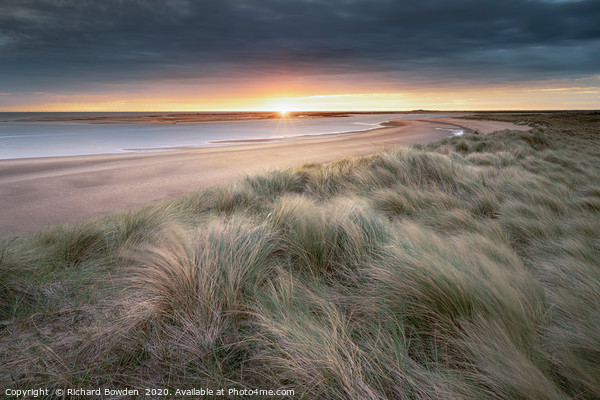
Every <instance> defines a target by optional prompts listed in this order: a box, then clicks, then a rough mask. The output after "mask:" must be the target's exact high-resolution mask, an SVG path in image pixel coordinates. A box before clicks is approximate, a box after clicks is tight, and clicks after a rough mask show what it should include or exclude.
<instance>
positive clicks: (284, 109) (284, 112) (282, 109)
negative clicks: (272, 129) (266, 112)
mask: <svg viewBox="0 0 600 400" xmlns="http://www.w3.org/2000/svg"><path fill="white" fill-rule="evenodd" d="M275 111H277V112H278V113H279V116H280V117H281V118H287V117H289V115H290V111H291V109H290V108H289V107H288V106H286V105H284V104H281V105H278V106H277V107H275Z"/></svg>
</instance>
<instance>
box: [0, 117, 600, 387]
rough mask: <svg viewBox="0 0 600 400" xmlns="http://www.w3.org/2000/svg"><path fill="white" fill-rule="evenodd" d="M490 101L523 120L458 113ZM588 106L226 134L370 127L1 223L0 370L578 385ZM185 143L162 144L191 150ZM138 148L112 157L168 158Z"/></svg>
mask: <svg viewBox="0 0 600 400" xmlns="http://www.w3.org/2000/svg"><path fill="white" fill-rule="evenodd" d="M490 118H496V119H502V120H503V122H506V123H516V124H521V125H519V126H523V127H526V128H527V129H528V130H525V131H524V130H504V131H500V132H495V133H491V134H488V135H484V134H481V133H475V132H474V130H475V129H476V130H479V129H481V131H483V127H484V126H489V125H486V124H488V121H489V119H490ZM446 122H448V123H455V122H456V121H446ZM599 122H600V114H599V113H578V114H570V113H558V114H552V115H502V116H499V115H495V116H492V117H490V116H489V115H477V116H473V117H471V118H470V119H469V120H468V123H469V126H471V128H470V129H467V128H465V129H467V132H466V133H465V134H464V135H462V136H455V137H444V138H442V139H440V140H436V141H433V142H430V143H419V144H414V145H412V146H405V147H397V146H396V147H392V146H391V145H392V144H394V143H397V142H394V140H395V139H397V138H395V137H394V134H392V132H396V133H398V132H404V133H406V131H404V130H399V131H398V130H397V129H398V127H393V128H383V129H381V130H379V131H373V132H370V133H367V134H365V135H357V136H347V137H344V138H336V139H335V140H333V139H332V140H333V141H331V142H330V141H329V140H330V139H323V140H324V142H319V141H318V140H317V141H307V142H305V143H303V144H302V145H301V146H300V147H296V146H297V145H298V144H294V145H291V144H281V145H277V146H273V147H266V148H260V149H262V150H259V148H258V147H257V148H252V149H251V148H245V149H246V150H244V151H257V152H260V151H265V154H270V153H269V152H270V151H271V150H269V149H276V150H272V151H274V152H277V151H289V152H290V153H285V154H284V156H288V154H292V153H293V152H294V151H297V150H298V149H302V151H311V150H314V149H317V148H318V145H319V144H326V146H325V147H326V148H332V147H334V146H335V147H336V148H338V147H341V148H342V150H349V149H355V148H354V147H352V145H351V143H354V145H358V146H359V147H360V146H366V145H367V144H368V143H369V141H371V140H372V141H374V142H377V145H378V146H382V145H385V146H390V147H389V148H387V149H385V150H383V151H375V152H371V154H366V155H363V156H356V157H345V158H341V159H335V160H333V159H334V158H336V157H337V156H338V155H339V154H337V153H327V152H326V151H325V150H323V153H321V155H320V156H322V157H323V159H324V161H328V162H326V163H319V162H310V163H306V164H303V165H295V166H291V167H285V166H282V167H281V168H278V169H269V170H268V171H262V172H259V173H255V174H251V175H247V176H244V177H241V178H240V179H238V180H235V181H233V182H230V183H224V184H222V185H220V186H212V187H209V188H205V189H202V190H200V191H196V192H193V193H188V194H187V195H185V196H181V197H179V198H177V199H172V200H169V201H167V202H163V203H159V204H153V205H150V206H146V207H144V208H139V209H134V210H129V211H124V212H120V213H115V214H111V215H106V216H102V217H99V218H96V219H94V220H87V221H83V222H78V223H76V224H71V225H63V226H58V227H54V228H49V229H45V230H43V231H40V232H37V233H34V234H32V235H30V236H18V237H17V236H5V237H2V238H1V239H0V324H1V325H0V360H1V362H2V365H3V368H0V383H1V385H2V386H3V387H10V388H20V389H33V388H39V387H44V388H48V389H50V390H51V391H54V390H56V389H65V388H90V389H91V388H98V387H102V388H114V389H123V388H130V389H132V388H137V389H139V390H140V391H141V393H143V392H144V389H145V388H164V390H166V391H167V393H168V395H170V396H175V390H176V389H178V388H179V389H189V388H209V389H214V390H217V389H221V388H224V389H226V390H228V389H238V390H241V389H258V388H260V389H272V390H285V391H286V392H285V394H284V395H283V396H280V397H279V398H290V399H291V398H314V399H398V398H400V399H412V398H418V399H433V398H435V399H457V398H460V399H483V398H504V399H567V398H586V399H587V398H589V399H591V398H595V397H597V394H598V393H600V381H599V380H598V376H600V364H599V363H598V357H599V355H600V314H599V312H598V304H600V247H599V245H598V244H599V243H600V230H599V229H598V227H599V226H600V165H599V164H598V159H599V158H600V132H599V130H598V129H599V128H598V126H599ZM456 124H457V125H460V126H464V125H462V124H463V122H456ZM402 126H404V127H407V126H410V127H411V129H412V128H415V127H419V126H421V128H422V130H418V133H419V135H417V136H418V138H419V140H422V139H423V138H424V137H425V136H426V135H427V134H430V135H447V132H446V133H445V134H443V133H441V132H440V131H436V130H435V129H433V128H432V127H435V126H437V125H435V123H434V122H431V121H429V122H406V121H403V122H402ZM425 126H427V128H425ZM445 126H446V127H447V126H448V125H445ZM386 129H387V130H386ZM390 129H391V130H390ZM481 131H480V132H481ZM432 132H433V133H432ZM424 135H425V136H424ZM428 138H431V139H434V137H433V136H428ZM413 139H414V138H413ZM267 146H271V145H267ZM285 146H290V147H285ZM304 146H306V147H304ZM311 146H314V147H311ZM230 151H233V150H230ZM364 151H365V153H368V152H370V150H369V149H367V148H365V149H364ZM183 154H184V153H181V154H176V155H174V156H173V157H174V158H173V159H172V161H173V160H179V161H186V162H187V160H192V159H193V158H195V157H200V156H201V155H203V154H204V153H201V152H200V153H198V152H195V151H190V152H189V153H185V156H184V155H183ZM232 156H235V157H237V156H238V155H235V153H232ZM138 157H139V158H137V159H130V160H129V162H131V163H132V165H135V163H136V162H138V163H142V164H140V165H144V164H143V163H144V162H146V161H144V160H147V162H149V163H156V162H158V161H165V162H166V160H167V159H165V158H161V157H163V155H160V156H159V155H157V156H154V157H151V156H144V157H142V156H138ZM182 157H184V158H182ZM240 157H243V156H240ZM329 157H332V159H331V160H327V159H328V158H329ZM86 160H87V161H90V159H86ZM84 161H85V160H83V159H82V160H78V162H80V166H79V167H80V168H82V170H80V172H82V173H83V169H84V168H85V162H84ZM95 161H102V162H104V163H107V165H110V163H111V162H113V160H111V159H110V158H108V159H107V158H100V159H98V160H95ZM95 161H94V159H91V164H90V168H91V169H92V170H93V171H95V172H94V173H98V165H100V163H98V164H96V163H95ZM62 162H64V163H65V165H68V164H69V162H68V160H62ZM223 162H224V163H230V159H224V161H223ZM42 166H44V165H43V164H36V163H32V164H31V165H30V166H29V168H30V169H31V170H32V171H33V170H35V169H36V168H38V167H40V168H41V167H42ZM55 166H56V168H57V169H58V170H60V168H62V166H61V165H60V164H56V165H55ZM265 167H266V165H265ZM13 168H16V169H19V168H25V167H24V166H23V165H14V166H13ZM165 168H166V167H165ZM187 168H191V169H193V170H194V171H195V172H196V173H206V172H207V171H206V170H203V169H200V168H199V164H193V163H190V164H189V165H187ZM34 172H35V171H34ZM12 173H14V171H13V172H12ZM35 173H41V172H39V171H38V172H35ZM9 175H10V174H9ZM77 176H78V175H77V174H74V175H72V176H71V179H74V177H77ZM80 177H81V181H78V182H72V183H73V184H76V185H79V186H81V187H82V188H85V184H86V180H85V177H86V175H85V173H83V175H81V176H80ZM219 179H222V178H221V177H219ZM38 182H39V181H38ZM131 183H132V184H135V181H134V180H131ZM51 184H52V183H51ZM82 190H83V189H82ZM142 192H143V191H142ZM83 193H86V192H85V191H83ZM49 204H54V203H49ZM51 207H54V205H52V206H51ZM59 212H62V211H59Z"/></svg>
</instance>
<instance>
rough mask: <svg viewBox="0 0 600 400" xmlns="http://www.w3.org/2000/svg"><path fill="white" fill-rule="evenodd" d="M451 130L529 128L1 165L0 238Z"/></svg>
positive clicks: (370, 135)
mask: <svg viewBox="0 0 600 400" xmlns="http://www.w3.org/2000/svg"><path fill="white" fill-rule="evenodd" d="M449 126H455V127H460V128H464V129H466V130H467V131H468V132H472V131H474V130H479V131H480V132H481V133H487V132H488V131H489V129H492V128H497V129H493V130H502V129H509V128H510V129H522V130H526V129H529V127H523V126H517V125H513V124H510V123H504V122H496V121H472V120H456V119H453V118H448V119H443V118H439V119H438V118H431V119H410V120H397V121H390V122H389V123H388V126H385V127H381V128H376V129H371V130H367V131H358V132H356V133H354V134H347V135H337V136H334V137H319V138H314V139H311V140H295V141H289V142H272V143H251V144H239V145H232V146H215V147H190V148H180V149H175V150H173V151H149V152H140V153H118V154H95V155H83V156H62V157H40V158H19V159H4V160H0V193H1V194H2V195H1V198H2V208H1V210H0V235H20V234H27V233H31V232H35V231H38V230H40V229H42V228H44V227H48V226H52V225H58V224H62V223H73V222H79V221H83V220H85V219H89V218H92V217H97V216H101V215H105V214H109V213H112V212H118V211H124V210H127V209H131V208H135V207H140V206H144V205H147V204H151V203H157V202H161V201H164V200H169V199H174V198H176V197H180V196H182V195H185V194H186V193H189V192H193V191H196V190H200V189H203V188H206V187H209V186H214V185H217V184H222V183H225V182H229V181H232V180H235V179H237V178H240V177H243V176H244V175H246V174H252V173H260V172H262V171H266V170H269V169H273V168H286V167H292V166H294V165H300V164H304V163H309V162H330V161H333V160H335V159H338V158H341V157H344V156H362V155H367V154H371V153H374V152H376V151H379V150H383V149H386V148H390V147H396V146H405V145H411V144H415V143H427V142H431V141H434V140H439V139H442V138H444V137H448V136H449V135H448V132H444V131H440V130H436V129H435V128H448V127H449ZM483 128H486V129H487V131H486V130H484V129H483Z"/></svg>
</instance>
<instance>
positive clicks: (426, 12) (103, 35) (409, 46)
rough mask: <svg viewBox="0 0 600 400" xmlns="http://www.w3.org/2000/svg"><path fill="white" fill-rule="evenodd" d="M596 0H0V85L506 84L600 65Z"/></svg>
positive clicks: (13, 88)
mask: <svg viewBox="0 0 600 400" xmlns="http://www.w3.org/2000/svg"><path fill="white" fill-rule="evenodd" d="M599 21H600V1H597V0H581V1H535V0H504V1H481V0H456V1H448V0H421V1H418V2H415V1H401V0H218V1H215V0H210V1H205V0H201V1H192V0H149V1H142V0H103V1H85V0H29V1H28V0H0V92H6V93H11V92H28V91H44V90H57V89H59V88H69V87H77V86H78V85H89V84H90V82H95V83H97V84H107V85H111V84H121V83H131V82H142V83H143V82H146V81H148V82H150V81H152V80H155V79H162V78H166V77H169V76H177V77H178V78H179V79H185V78H186V77H189V78H190V79H200V80H201V79H206V80H211V79H244V78H247V77H252V76H254V77H256V76H257V75H258V76H260V75H269V74H277V73H280V72H282V71H283V72H285V73H288V74H296V75H306V76H312V75H315V76H316V75H319V76H329V77H332V78H334V77H335V76H343V75H346V74H358V75H360V74H364V75H365V76H368V75H369V74H371V75H373V74H375V76H378V77H379V78H380V79H384V80H389V81H390V82H393V81H394V80H399V81H402V82H415V81H420V82H422V81H427V82H430V83H436V82H466V81H476V82H517V81H522V80H543V79H555V78H564V77H566V78H578V77H585V76H592V75H596V74H598V73H600V71H599V67H598V66H599V65H600V23H598V22H599Z"/></svg>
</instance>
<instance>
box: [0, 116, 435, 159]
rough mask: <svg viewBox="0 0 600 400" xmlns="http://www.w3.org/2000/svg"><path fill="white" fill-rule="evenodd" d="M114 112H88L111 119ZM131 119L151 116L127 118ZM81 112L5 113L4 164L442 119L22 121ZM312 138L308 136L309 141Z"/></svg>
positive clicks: (0, 144)
mask: <svg viewBox="0 0 600 400" xmlns="http://www.w3.org/2000/svg"><path fill="white" fill-rule="evenodd" d="M111 114H114V113H93V114H91V113H86V115H111ZM123 114H129V115H136V114H139V115H141V114H147V113H122V114H121V115H123ZM69 115H81V114H77V113H0V159H7V158H27V157H51V156H69V155H83V154H108V153H125V152H133V151H141V150H140V149H146V151H147V150H148V149H152V150H160V149H163V150H166V149H167V148H169V147H176V146H224V145H232V144H231V143H229V144H224V143H212V142H214V141H223V140H252V139H276V140H282V141H283V140H307V139H310V138H311V135H313V136H312V137H313V138H314V137H316V136H317V135H321V134H344V133H345V132H353V131H362V130H369V129H374V128H377V127H378V126H379V125H380V124H381V123H382V122H385V121H389V120H393V119H415V118H424V117H433V116H443V115H442V114H409V115H407V114H375V115H361V114H358V115H352V116H350V117H345V118H319V119H289V120H260V121H235V122H203V123H182V124H174V125H147V124H89V123H78V122H77V123H76V122H23V121H17V120H18V119H23V118H32V117H39V116H69ZM307 135H308V136H307Z"/></svg>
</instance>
